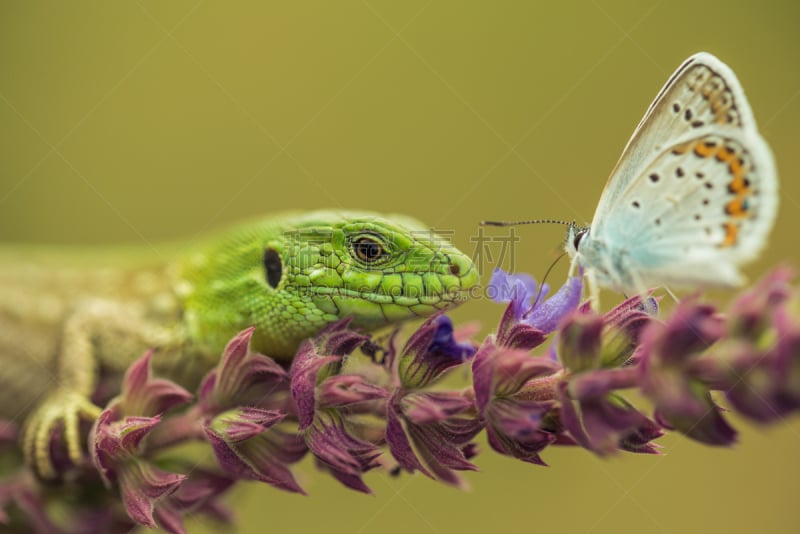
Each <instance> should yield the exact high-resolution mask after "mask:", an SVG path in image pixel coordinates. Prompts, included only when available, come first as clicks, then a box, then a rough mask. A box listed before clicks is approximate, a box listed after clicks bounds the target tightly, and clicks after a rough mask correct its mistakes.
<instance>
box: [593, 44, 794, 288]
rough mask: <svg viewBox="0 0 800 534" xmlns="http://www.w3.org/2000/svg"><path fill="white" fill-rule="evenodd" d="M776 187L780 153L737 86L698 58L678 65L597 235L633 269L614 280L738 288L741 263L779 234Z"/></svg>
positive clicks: (613, 188) (600, 213) (608, 198)
mask: <svg viewBox="0 0 800 534" xmlns="http://www.w3.org/2000/svg"><path fill="white" fill-rule="evenodd" d="M777 188H778V185H777V176H776V172H775V166H774V161H773V157H772V154H771V152H770V150H769V148H768V146H767V144H766V142H765V141H764V140H763V139H762V138H761V136H760V135H759V133H758V131H757V129H756V124H755V120H754V119H753V115H752V112H751V110H750V106H749V104H748V103H747V100H746V98H745V96H744V92H743V91H742V88H741V86H740V84H739V82H738V80H737V79H736V77H735V75H734V74H733V72H732V71H731V70H730V69H729V68H728V67H727V66H726V65H724V64H723V63H722V62H721V61H719V60H718V59H716V58H715V57H714V56H712V55H710V54H707V53H700V54H696V55H694V56H692V57H691V58H689V59H688V60H687V61H686V62H684V63H683V65H681V67H679V68H678V70H677V71H676V72H675V74H673V75H672V77H671V78H670V79H669V81H668V82H667V84H666V85H665V86H664V88H663V89H662V90H661V91H660V92H659V94H658V96H657V97H656V99H655V100H654V102H653V103H652V104H651V105H650V108H649V109H648V110H647V113H645V116H644V118H643V119H642V121H641V122H640V123H639V125H638V126H637V128H636V130H635V131H634V133H633V136H632V137H631V139H630V141H629V142H628V145H627V146H626V147H625V150H624V151H623V154H622V157H621V158H620V161H619V162H618V163H617V166H616V168H615V169H614V171H613V172H612V175H611V177H610V179H609V182H608V183H607V185H606V188H605V190H604V191H603V195H602V197H601V199H600V203H599V205H598V208H597V211H596V213H595V217H594V221H593V222H592V231H591V233H592V236H593V239H594V240H596V241H599V242H601V243H603V245H604V247H605V248H606V249H607V253H608V254H611V255H614V256H615V257H618V258H619V259H618V260H617V261H616V262H615V264H616V269H617V270H618V271H619V270H628V271H631V272H628V273H616V274H617V275H618V276H612V278H616V279H618V280H622V279H627V280H630V279H636V280H637V281H638V282H639V284H637V285H640V284H641V285H644V286H653V285H664V284H671V285H683V286H686V285H736V284H737V283H739V282H740V281H741V276H740V274H739V272H738V268H737V265H738V264H739V263H741V262H744V261H747V260H749V259H752V258H753V257H755V256H756V255H757V254H758V252H759V251H760V250H761V248H762V247H763V245H764V243H765V241H766V237H767V234H768V233H769V231H770V229H771V228H772V225H773V223H774V220H775V215H776V212H777ZM586 259H587V260H592V258H591V257H587V258H586ZM587 263H592V262H591V261H587ZM611 274H612V275H613V274H615V273H611ZM635 289H641V288H635Z"/></svg>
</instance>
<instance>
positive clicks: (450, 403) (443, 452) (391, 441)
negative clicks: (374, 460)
mask: <svg viewBox="0 0 800 534" xmlns="http://www.w3.org/2000/svg"><path fill="white" fill-rule="evenodd" d="M460 395H461V394H458V393H449V394H437V393H413V394H411V395H406V396H403V395H402V394H398V395H396V396H395V397H394V398H393V399H392V400H391V401H390V402H389V405H388V411H387V416H386V417H387V427H386V442H387V443H388V445H389V450H390V451H391V453H392V456H394V458H395V460H397V462H398V463H399V464H400V466H401V467H402V468H404V469H405V470H407V471H409V472H413V471H420V472H422V473H424V474H425V475H427V476H429V477H431V478H433V479H437V480H441V481H443V482H447V483H448V484H452V485H455V486H463V481H462V480H461V478H460V477H459V476H458V475H457V474H456V471H464V470H470V471H475V470H477V467H475V465H473V464H472V463H470V462H469V461H468V460H467V454H472V452H473V446H472V443H471V440H472V439H473V438H474V437H475V436H476V435H477V434H478V432H480V431H481V429H482V425H481V424H480V422H479V421H478V419H477V418H476V417H474V415H473V414H472V411H473V406H474V405H473V403H472V402H471V401H469V400H468V399H466V398H461V399H459V398H458V397H459V396H460ZM409 397H410V398H409Z"/></svg>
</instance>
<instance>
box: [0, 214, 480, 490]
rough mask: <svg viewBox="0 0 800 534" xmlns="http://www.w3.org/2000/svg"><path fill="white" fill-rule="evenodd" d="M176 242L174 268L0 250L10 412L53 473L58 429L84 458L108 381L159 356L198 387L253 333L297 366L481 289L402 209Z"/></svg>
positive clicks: (319, 217) (29, 454) (94, 254)
mask: <svg viewBox="0 0 800 534" xmlns="http://www.w3.org/2000/svg"><path fill="white" fill-rule="evenodd" d="M176 248H177V250H178V252H177V254H176V255H175V256H174V258H173V259H167V260H165V259H164V258H159V257H150V258H148V257H147V255H142V254H141V253H140V252H133V251H128V250H124V249H119V250H115V249H101V250H94V251H91V252H85V251H84V252H82V253H77V252H73V251H63V252H59V251H54V250H45V251H42V250H41V249H36V248H31V247H5V248H0V361H2V362H3V365H2V366H0V418H5V419H13V420H16V421H24V426H25V430H24V433H23V436H24V437H23V444H22V446H23V452H24V453H25V457H26V461H27V462H28V463H29V464H30V465H31V466H32V467H33V468H34V470H35V471H36V472H37V473H38V474H39V475H40V476H42V477H43V478H53V477H55V476H57V473H56V472H55V469H54V467H53V464H52V461H51V459H50V452H49V449H50V441H51V438H52V436H53V434H54V432H56V431H57V430H58V429H59V428H63V430H64V438H65V441H66V445H67V449H68V452H69V455H70V458H71V459H72V461H73V462H75V463H77V462H78V461H79V460H80V459H81V457H82V451H81V446H80V437H79V423H80V420H81V419H88V420H91V419H93V418H94V417H96V416H97V415H98V413H99V408H98V407H97V406H96V405H94V404H92V403H91V402H90V401H89V396H90V395H91V394H92V393H93V391H94V389H95V387H96V385H97V378H98V375H99V374H100V373H102V374H103V375H104V376H106V375H112V376H121V374H122V372H123V371H124V370H125V369H126V368H127V366H128V365H129V364H130V363H132V362H133V361H134V360H135V359H136V358H137V357H139V356H140V355H141V354H142V353H143V351H144V350H146V349H148V348H153V349H155V353H154V357H153V360H152V363H153V367H154V371H155V372H156V373H157V374H160V375H162V376H165V377H167V378H171V379H173V380H175V381H177V382H178V383H180V384H182V385H184V386H186V387H188V388H191V387H193V386H194V385H195V384H196V383H197V382H198V381H199V380H200V379H201V378H202V376H204V375H205V373H206V372H208V370H210V369H211V368H212V367H213V366H214V365H215V364H216V362H217V360H218V358H219V354H220V353H221V351H222V349H223V348H224V345H225V343H226V342H227V341H228V340H229V339H230V338H231V337H232V336H233V335H234V334H235V333H237V332H238V331H240V330H242V329H244V328H247V327H249V326H251V325H254V326H255V327H256V331H255V333H254V336H253V338H252V344H253V349H254V350H256V351H258V352H261V353H263V354H266V355H269V356H272V357H274V358H276V359H279V360H280V359H283V360H286V359H290V358H291V357H292V356H293V354H294V351H295V349H296V348H297V346H298V345H299V343H300V342H301V341H302V340H303V339H305V338H307V337H310V336H313V335H314V334H316V333H317V332H318V331H319V330H320V329H322V328H323V327H324V326H326V325H327V324H330V323H331V322H333V321H336V320H338V319H341V318H344V317H348V316H349V317H352V318H353V322H352V323H351V324H352V325H353V326H354V327H356V328H361V329H364V330H373V329H376V328H379V327H382V326H386V325H388V324H392V323H396V322H399V321H403V320H406V319H411V318H414V317H425V316H429V315H431V314H433V313H435V312H436V311H438V310H444V309H447V308H449V307H451V306H453V305H455V304H457V303H458V302H460V301H461V300H463V299H464V298H465V293H466V292H467V291H468V290H470V289H471V288H473V287H474V286H475V285H477V283H478V273H477V271H476V268H475V266H474V265H473V263H472V261H471V260H470V259H469V258H468V257H467V256H466V255H464V254H463V253H461V252H459V251H458V250H457V249H455V248H454V247H453V246H452V245H451V244H450V243H448V242H447V241H446V240H444V239H443V238H441V237H439V236H437V235H436V234H434V233H432V232H431V231H430V230H428V229H427V228H426V227H425V226H423V225H422V223H420V222H418V221H416V220H414V219H410V218H408V217H404V216H399V215H393V216H385V217H384V216H380V215H377V214H374V213H369V212H333V211H319V212H311V213H306V214H300V213H296V214H295V213H285V214H278V215H275V216H272V217H269V218H265V219H260V220H257V221H253V222H250V223H245V224H243V225H241V226H239V227H236V228H234V229H232V230H229V231H226V232H224V233H222V234H219V235H216V236H212V237H211V238H209V239H207V240H204V241H201V242H199V243H198V244H196V245H191V246H190V247H176ZM152 256H155V255H152Z"/></svg>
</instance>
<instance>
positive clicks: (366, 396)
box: [295, 375, 389, 428]
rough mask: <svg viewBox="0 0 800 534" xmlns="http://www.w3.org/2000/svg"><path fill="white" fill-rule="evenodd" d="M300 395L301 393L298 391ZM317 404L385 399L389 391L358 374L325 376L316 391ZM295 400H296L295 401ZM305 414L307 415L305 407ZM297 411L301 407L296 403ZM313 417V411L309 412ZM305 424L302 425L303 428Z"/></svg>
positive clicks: (338, 403) (336, 405)
mask: <svg viewBox="0 0 800 534" xmlns="http://www.w3.org/2000/svg"><path fill="white" fill-rule="evenodd" d="M299 395H300V396H302V395H303V393H299ZM317 396H318V398H319V405H320V407H322V408H336V407H342V406H350V405H352V404H358V403H361V402H366V401H370V400H377V399H385V398H387V397H388V396H389V392H388V391H386V390H385V389H383V388H382V387H380V386H375V385H372V384H370V383H369V382H367V380H366V379H365V378H364V377H363V376H360V375H336V376H331V377H329V378H326V379H325V381H324V382H322V384H320V386H319V390H318V393H317ZM295 402H296V401H295ZM305 409H306V414H305V416H306V417H308V413H307V407H306V408H305ZM298 411H299V412H300V413H302V412H301V409H300V407H299V405H298ZM311 418H312V419H313V411H312V412H311ZM305 426H308V425H307V424H306V425H304V426H302V423H301V428H304V427H305Z"/></svg>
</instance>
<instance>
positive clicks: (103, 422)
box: [91, 408, 161, 485]
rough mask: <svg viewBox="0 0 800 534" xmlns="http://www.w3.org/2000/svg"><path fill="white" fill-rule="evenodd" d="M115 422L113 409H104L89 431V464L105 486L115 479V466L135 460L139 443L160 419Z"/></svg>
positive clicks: (150, 418) (138, 418) (127, 419)
mask: <svg viewBox="0 0 800 534" xmlns="http://www.w3.org/2000/svg"><path fill="white" fill-rule="evenodd" d="M116 419H117V413H116V411H115V410H114V408H109V409H106V410H104V411H103V413H101V414H100V417H98V418H97V421H95V424H94V427H93V429H92V436H91V443H93V447H92V451H91V452H92V461H93V462H94V465H95V467H96V468H97V470H98V471H99V472H100V475H101V476H102V477H103V480H104V481H105V482H106V485H110V484H111V482H112V481H113V480H114V478H115V473H116V468H117V466H118V464H120V463H124V462H125V461H127V460H129V459H135V458H136V455H137V454H138V453H139V449H140V447H141V445H142V441H143V440H144V438H145V437H146V436H147V435H148V434H149V433H150V432H151V431H152V430H153V428H155V426H156V425H157V424H158V423H159V422H160V420H161V419H160V417H126V418H125V419H122V420H116Z"/></svg>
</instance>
